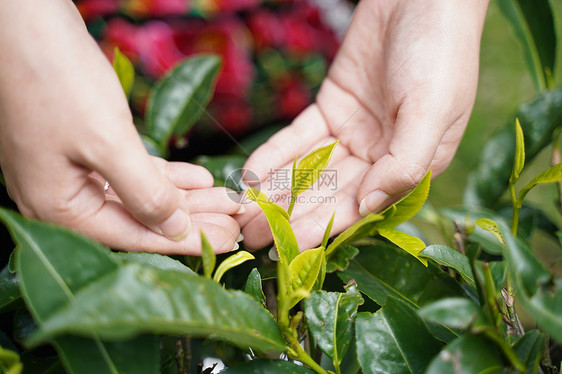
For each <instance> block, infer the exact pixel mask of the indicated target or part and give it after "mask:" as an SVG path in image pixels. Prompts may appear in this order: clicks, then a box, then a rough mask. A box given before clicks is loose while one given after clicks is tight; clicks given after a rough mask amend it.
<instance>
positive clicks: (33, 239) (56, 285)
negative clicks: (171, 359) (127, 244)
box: [0, 208, 160, 374]
mask: <svg viewBox="0 0 562 374" xmlns="http://www.w3.org/2000/svg"><path fill="white" fill-rule="evenodd" d="M0 219H2V221H4V223H5V224H6V225H7V227H8V229H9V230H10V233H11V234H12V238H13V239H14V242H16V243H17V244H18V247H17V250H16V257H17V259H16V266H17V272H18V276H19V278H20V282H21V285H20V289H21V292H22V295H23V298H24V300H25V302H26V305H27V306H28V308H29V311H30V312H31V314H32V315H33V318H34V319H35V320H36V321H37V322H38V324H39V325H40V326H41V325H42V323H43V322H44V321H46V320H47V319H49V318H51V317H52V316H53V315H54V314H55V313H56V311H57V310H59V308H60V307H61V306H62V305H65V304H67V303H69V302H72V301H73V300H75V295H76V294H77V293H78V292H80V291H81V290H83V289H84V288H87V286H88V285H90V284H91V283H92V282H95V281H96V280H98V279H101V278H103V277H104V276H106V275H108V274H111V273H113V272H114V271H115V270H116V269H117V268H118V266H119V263H118V262H117V260H116V259H115V258H114V257H112V255H111V252H110V251H109V250H108V249H107V248H105V247H102V246H101V245H99V244H97V243H95V242H93V241H91V240H89V239H87V238H85V237H83V236H81V235H78V234H76V233H74V232H72V231H68V230H66V229H63V228H59V227H56V226H53V225H51V224H47V223H42V222H39V221H32V220H29V219H27V218H24V217H22V216H21V215H19V214H17V213H15V212H12V211H9V210H6V209H3V208H0ZM90 336H91V337H92V339H91V340H90V339H84V338H78V337H74V336H61V337H57V338H56V339H54V340H53V341H52V344H53V345H54V347H55V349H56V350H57V352H58V354H59V356H60V357H61V361H62V362H63V364H64V366H65V368H66V370H67V371H69V372H71V373H84V374H90V373H92V374H94V373H104V372H131V373H157V370H158V363H159V359H160V358H159V354H158V340H157V338H156V337H155V336H141V337H138V338H135V339H134V340H132V341H130V342H127V344H123V343H110V342H103V341H101V340H100V338H99V337H98V336H97V335H96V334H95V333H94V332H90Z"/></svg>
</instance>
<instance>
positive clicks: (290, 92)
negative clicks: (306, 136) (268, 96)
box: [277, 79, 312, 120]
mask: <svg viewBox="0 0 562 374" xmlns="http://www.w3.org/2000/svg"><path fill="white" fill-rule="evenodd" d="M283 85H284V87H283V88H282V89H281V91H280V93H279V99H278V102H277V109H278V111H279V116H280V117H281V118H283V119H288V120H291V119H293V118H295V117H296V116H297V115H298V114H299V113H300V112H301V111H302V110H303V109H304V108H306V107H307V106H308V104H310V101H311V99H312V98H311V96H310V92H309V91H308V90H307V89H306V87H305V86H304V85H303V84H302V83H300V82H298V81H297V80H296V79H290V80H289V81H287V82H284V83H283Z"/></svg>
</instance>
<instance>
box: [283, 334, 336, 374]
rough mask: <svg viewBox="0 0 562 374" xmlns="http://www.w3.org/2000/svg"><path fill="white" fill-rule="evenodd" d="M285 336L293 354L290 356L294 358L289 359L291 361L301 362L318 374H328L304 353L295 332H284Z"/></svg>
mask: <svg viewBox="0 0 562 374" xmlns="http://www.w3.org/2000/svg"><path fill="white" fill-rule="evenodd" d="M285 336H286V337H287V340H288V341H289V343H290V345H291V348H292V350H293V354H292V355H291V356H294V357H291V358H292V359H295V360H298V361H300V362H302V363H303V364H305V365H307V366H308V367H309V368H311V369H312V370H314V371H315V372H317V373H318V374H328V372H327V371H326V370H324V368H322V366H320V365H318V364H317V363H316V361H314V360H313V359H312V357H310V356H309V355H308V353H306V351H305V350H304V349H303V348H302V347H301V344H300V342H299V340H298V338H297V335H296V332H295V331H291V330H289V331H286V334H285Z"/></svg>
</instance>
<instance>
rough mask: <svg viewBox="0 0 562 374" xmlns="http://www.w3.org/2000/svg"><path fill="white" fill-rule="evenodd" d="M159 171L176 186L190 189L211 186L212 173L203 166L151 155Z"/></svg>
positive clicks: (212, 182) (212, 181)
mask: <svg viewBox="0 0 562 374" xmlns="http://www.w3.org/2000/svg"><path fill="white" fill-rule="evenodd" d="M152 160H153V161H154V162H155V163H156V166H157V167H158V168H159V169H160V171H161V172H162V173H163V174H164V175H165V176H166V177H167V178H168V179H169V180H170V181H171V182H172V183H173V184H175V185H176V187H178V188H182V189H185V190H191V189H195V188H210V187H213V184H214V180H213V175H212V174H211V173H210V172H209V171H208V170H207V169H205V168H204V167H203V166H199V165H193V164H189V163H187V162H171V161H166V160H164V159H163V158H160V157H152Z"/></svg>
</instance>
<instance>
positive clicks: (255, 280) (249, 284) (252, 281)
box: [244, 268, 265, 305]
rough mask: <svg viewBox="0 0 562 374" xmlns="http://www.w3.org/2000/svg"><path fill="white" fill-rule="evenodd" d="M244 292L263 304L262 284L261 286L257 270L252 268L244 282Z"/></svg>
mask: <svg viewBox="0 0 562 374" xmlns="http://www.w3.org/2000/svg"><path fill="white" fill-rule="evenodd" d="M244 292H246V293H247V294H248V295H250V296H252V297H253V298H254V299H256V300H257V301H258V302H260V303H261V304H262V305H263V303H265V295H264V294H263V289H262V284H261V274H260V272H259V271H258V269H257V268H253V269H252V271H251V272H250V275H248V279H247V280H246V285H245V286H244Z"/></svg>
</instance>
